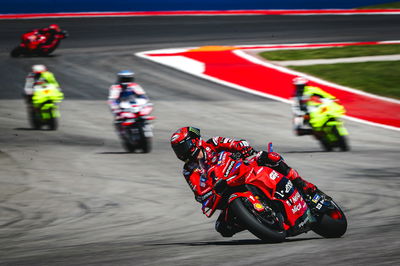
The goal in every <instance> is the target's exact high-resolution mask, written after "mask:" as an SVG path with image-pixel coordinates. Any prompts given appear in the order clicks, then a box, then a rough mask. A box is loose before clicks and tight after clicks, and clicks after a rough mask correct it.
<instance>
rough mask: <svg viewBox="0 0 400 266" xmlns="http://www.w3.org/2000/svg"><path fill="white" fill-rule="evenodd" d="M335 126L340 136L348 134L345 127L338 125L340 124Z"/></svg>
mask: <svg viewBox="0 0 400 266" xmlns="http://www.w3.org/2000/svg"><path fill="white" fill-rule="evenodd" d="M336 128H337V131H338V132H339V135H340V136H346V135H349V132H348V131H347V129H346V128H345V127H344V126H343V125H340V126H338V127H336Z"/></svg>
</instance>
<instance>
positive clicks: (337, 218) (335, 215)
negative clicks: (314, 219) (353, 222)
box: [312, 200, 347, 238]
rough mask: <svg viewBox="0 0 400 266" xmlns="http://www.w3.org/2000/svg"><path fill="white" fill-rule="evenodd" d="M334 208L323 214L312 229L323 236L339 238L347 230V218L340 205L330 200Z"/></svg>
mask: <svg viewBox="0 0 400 266" xmlns="http://www.w3.org/2000/svg"><path fill="white" fill-rule="evenodd" d="M331 202H332V204H333V206H335V210H333V211H331V212H329V213H327V214H324V215H323V216H322V217H321V218H320V219H319V221H318V223H317V224H315V225H314V226H313V228H312V230H313V231H314V232H315V233H317V234H319V235H320V236H323V237H325V238H339V237H341V236H342V235H344V233H346V231H347V219H346V216H345V215H344V213H343V211H342V210H341V209H340V207H339V206H338V205H337V204H336V203H335V202H334V201H333V200H332V201H331Z"/></svg>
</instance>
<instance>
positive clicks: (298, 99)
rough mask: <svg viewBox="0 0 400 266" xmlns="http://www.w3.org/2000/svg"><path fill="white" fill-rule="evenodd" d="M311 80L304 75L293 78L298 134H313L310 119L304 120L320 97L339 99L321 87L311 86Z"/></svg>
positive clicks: (294, 109)
mask: <svg viewBox="0 0 400 266" xmlns="http://www.w3.org/2000/svg"><path fill="white" fill-rule="evenodd" d="M309 83H310V82H309V80H308V79H306V78H304V77H296V78H294V79H293V86H294V88H295V95H294V98H293V106H292V109H293V114H294V115H295V117H297V118H300V119H295V124H294V129H295V132H296V134H297V135H298V136H301V135H311V134H312V129H311V128H310V126H309V125H308V121H307V120H304V119H303V117H304V115H308V114H309V113H310V110H309V107H310V106H313V105H318V104H319V102H320V99H331V100H335V101H337V99H336V97H335V96H333V95H331V94H329V93H327V92H325V91H324V90H322V89H321V88H319V87H315V86H310V85H309Z"/></svg>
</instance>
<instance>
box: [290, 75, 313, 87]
mask: <svg viewBox="0 0 400 266" xmlns="http://www.w3.org/2000/svg"><path fill="white" fill-rule="evenodd" d="M309 82H310V81H309V80H308V79H306V78H305V77H295V78H294V79H293V85H295V86H298V85H302V86H305V85H308V83H309Z"/></svg>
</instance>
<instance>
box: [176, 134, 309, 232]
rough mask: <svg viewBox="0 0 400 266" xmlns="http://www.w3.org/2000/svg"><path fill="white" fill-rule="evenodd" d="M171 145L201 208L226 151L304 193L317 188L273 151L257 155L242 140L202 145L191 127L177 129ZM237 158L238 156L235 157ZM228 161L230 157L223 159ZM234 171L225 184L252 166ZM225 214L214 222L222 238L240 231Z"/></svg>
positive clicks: (219, 139) (217, 140)
mask: <svg viewBox="0 0 400 266" xmlns="http://www.w3.org/2000/svg"><path fill="white" fill-rule="evenodd" d="M171 146H172V148H173V150H174V152H175V154H176V155H177V157H178V158H179V159H180V160H182V161H184V162H185V165H184V167H183V175H184V177H185V179H186V181H187V183H188V184H189V186H190V188H191V189H192V191H193V193H194V195H195V199H196V201H198V202H200V203H202V204H203V205H207V204H212V202H210V200H209V199H210V198H211V196H212V194H213V188H214V189H215V179H214V178H213V175H218V171H219V170H218V167H216V165H217V164H218V163H221V162H219V161H220V160H221V158H219V156H220V154H219V153H220V152H222V151H227V152H230V153H233V154H235V153H237V154H239V156H240V157H241V158H248V157H251V156H255V157H254V158H253V160H252V161H253V163H252V164H254V166H256V165H257V166H258V165H260V166H261V165H262V166H268V167H270V168H272V169H274V170H276V171H278V172H280V173H282V174H284V175H285V176H287V177H288V178H289V179H290V180H292V182H293V183H294V184H295V185H296V187H298V188H299V189H301V190H302V191H303V192H305V193H312V192H314V191H315V190H316V189H317V188H316V187H315V185H313V184H312V183H310V182H307V181H305V180H304V179H302V178H301V177H300V176H299V174H298V172H297V171H296V170H294V169H293V168H290V167H289V166H288V165H287V164H286V163H285V162H284V160H283V158H282V156H280V155H279V154H278V153H276V152H265V151H261V152H256V151H255V150H254V149H253V148H252V147H251V146H250V145H249V144H248V143H247V141H245V140H233V139H230V138H225V137H213V138H211V139H209V140H208V141H206V142H204V141H203V140H202V139H201V136H200V130H199V129H197V128H194V127H183V128H180V129H178V130H177V131H176V132H175V133H174V134H173V135H172V137H171ZM236 156H237V155H236ZM225 160H229V158H227V159H225ZM239 168H240V169H237V174H235V175H236V177H234V178H232V179H231V180H230V181H229V182H228V183H227V184H228V186H229V185H232V186H234V183H235V182H237V181H238V180H241V179H243V178H245V175H247V174H250V173H251V172H252V171H250V170H251V168H252V166H251V164H249V165H247V164H242V165H241V166H240V167H239ZM225 218H226V213H225V212H224V211H223V212H221V214H220V216H219V217H218V219H217V221H216V225H215V228H216V230H217V231H218V232H219V233H220V234H221V235H222V236H224V237H231V236H232V235H234V234H235V233H237V232H239V231H241V229H240V228H238V227H237V226H235V225H234V224H233V223H230V222H229V220H228V221H226V219H225Z"/></svg>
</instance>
